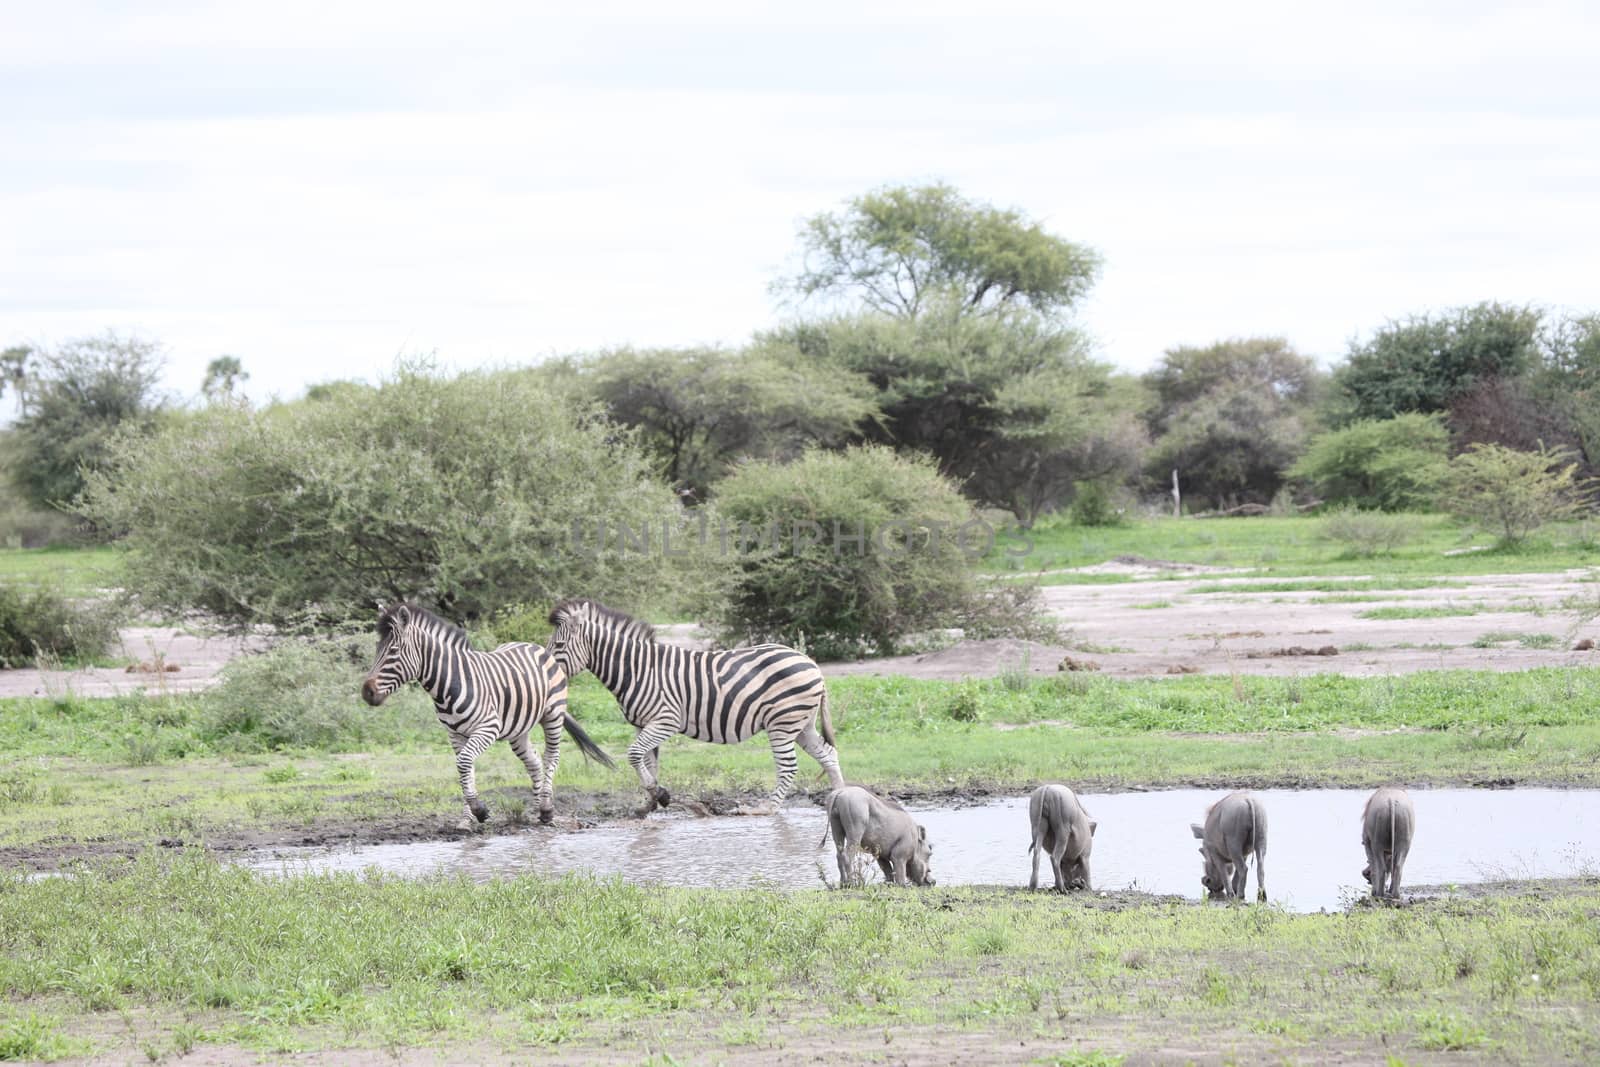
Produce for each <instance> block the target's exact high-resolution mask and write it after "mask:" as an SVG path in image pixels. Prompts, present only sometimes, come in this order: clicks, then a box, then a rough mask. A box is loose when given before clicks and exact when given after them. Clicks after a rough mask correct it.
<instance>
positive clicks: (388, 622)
mask: <svg viewBox="0 0 1600 1067" xmlns="http://www.w3.org/2000/svg"><path fill="white" fill-rule="evenodd" d="M401 608H405V609H406V610H407V611H409V612H411V619H412V622H413V623H418V622H420V623H421V624H422V625H423V627H424V628H425V629H427V630H429V631H431V632H432V633H434V634H436V635H438V636H439V637H440V638H441V639H443V640H444V641H445V642H447V643H449V644H453V645H462V646H466V645H468V644H469V642H468V640H467V631H465V630H463V629H462V628H461V627H459V626H457V625H456V624H455V623H453V622H451V621H449V620H448V619H444V618H441V617H439V616H438V615H435V614H434V613H433V612H431V611H429V610H428V609H427V608H425V607H422V606H421V605H420V604H413V603H411V602H410V601H408V600H402V601H399V602H398V603H395V604H390V605H389V606H388V607H386V608H384V609H383V610H382V611H381V612H379V613H378V636H379V637H387V636H389V633H390V632H391V631H392V630H393V629H394V616H395V612H397V611H399V610H400V609H401Z"/></svg>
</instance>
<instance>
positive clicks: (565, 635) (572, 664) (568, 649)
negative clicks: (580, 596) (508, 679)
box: [550, 600, 656, 678]
mask: <svg viewBox="0 0 1600 1067" xmlns="http://www.w3.org/2000/svg"><path fill="white" fill-rule="evenodd" d="M550 625H552V626H554V627H555V628H556V630H555V633H553V634H551V635H550V654H551V655H552V656H554V657H555V659H556V662H557V663H558V664H560V665H561V669H562V670H563V671H565V672H566V675H567V677H568V678H576V677H577V676H578V675H579V674H581V673H583V672H584V671H586V670H593V669H594V664H595V661H596V660H597V659H598V658H599V648H600V645H601V644H602V643H605V644H607V645H610V644H611V643H612V642H613V641H616V640H624V641H654V640H655V639H656V632H655V629H654V627H652V626H651V625H650V624H649V623H647V622H642V621H640V620H639V619H635V618H634V617H633V616H631V615H624V614H623V613H622V612H620V611H613V610H612V609H611V608H608V607H606V606H605V605H603V604H597V603H595V602H594V601H593V600H563V601H561V602H560V603H559V604H557V605H556V606H555V607H554V608H552V609H551V611H550Z"/></svg>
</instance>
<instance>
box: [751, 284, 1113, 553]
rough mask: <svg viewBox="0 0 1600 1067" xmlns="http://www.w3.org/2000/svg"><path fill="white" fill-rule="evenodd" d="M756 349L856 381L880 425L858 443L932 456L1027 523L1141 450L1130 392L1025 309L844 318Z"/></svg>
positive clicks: (1072, 338) (1073, 335)
mask: <svg viewBox="0 0 1600 1067" xmlns="http://www.w3.org/2000/svg"><path fill="white" fill-rule="evenodd" d="M763 340H764V341H765V342H766V343H769V344H781V345H785V346H790V347H792V348H793V349H794V350H795V351H796V352H797V353H798V355H799V357H800V358H803V359H805V360H809V361H812V362H815V363H818V364H822V365H833V366H838V367H843V368H845V369H846V370H849V371H852V372H855V373H857V374H860V375H862V376H864V377H865V378H866V380H867V381H869V382H870V383H871V384H872V386H873V388H874V389H876V390H877V403H878V409H879V411H880V412H881V413H882V415H881V418H879V419H877V420H875V421H871V422H867V423H864V424H862V426H861V428H860V432H859V437H860V439H861V440H862V441H864V442H868V443H876V444H886V445H891V446H893V447H894V448H895V449H897V450H898V451H901V452H906V453H912V452H919V453H923V454H926V455H931V456H932V457H933V458H934V459H935V461H936V462H937V464H938V469H939V471H940V473H941V474H944V475H945V476H947V477H950V478H952V479H954V480H955V481H956V482H957V484H959V485H961V486H962V489H963V491H964V492H965V493H966V494H967V495H968V496H969V497H971V498H972V499H975V500H977V501H980V502H982V503H985V504H990V505H992V506H995V507H1001V508H1005V509H1007V510H1009V511H1011V512H1012V513H1013V514H1015V515H1016V516H1017V518H1018V519H1019V520H1020V521H1022V522H1025V523H1029V522H1032V520H1033V519H1034V518H1035V517H1036V516H1037V515H1038V514H1039V513H1040V511H1041V510H1044V509H1046V508H1048V507H1052V506H1054V505H1055V504H1056V503H1059V502H1060V500H1061V499H1062V498H1063V497H1064V496H1065V495H1067V494H1069V493H1070V491H1071V487H1072V485H1073V484H1074V483H1075V482H1078V481H1082V480H1085V479H1092V478H1098V477H1102V476H1104V475H1105V474H1106V473H1107V470H1108V469H1115V468H1117V467H1118V466H1119V465H1122V464H1124V463H1125V462H1127V449H1128V447H1129V445H1130V444H1133V445H1136V444H1137V442H1138V440H1139V433H1138V430H1137V429H1136V428H1133V423H1134V420H1135V413H1136V411H1137V407H1138V403H1137V400H1136V399H1135V398H1134V396H1133V394H1132V392H1131V391H1129V390H1126V389H1118V388H1114V387H1113V385H1112V380H1113V375H1112V372H1111V368H1110V367H1108V366H1107V365H1105V364H1103V363H1099V362H1097V361H1095V360H1093V359H1091V358H1090V357H1089V355H1088V345H1087V342H1086V341H1085V339H1084V338H1083V336H1082V335H1081V334H1079V333H1078V332H1077V331H1075V330H1072V329H1071V328H1069V327H1066V326H1063V325H1061V324H1060V323H1059V322H1055V321H1053V320H1050V319H1047V318H1045V317H1043V316H1041V315H1039V314H1037V313H1035V312H1032V311H1030V310H1028V309H1026V308H1015V309H1010V310H1005V311H1001V312H997V313H995V314H992V315H971V314H968V313H967V312H966V310H965V308H964V306H962V305H961V304H960V303H959V302H957V301H954V300H950V299H944V300H939V301H934V302H933V303H931V304H930V305H929V307H928V308H927V309H926V310H925V313H924V314H922V315H920V316H918V317H916V318H895V317H891V316H887V315H882V314H876V313H870V312H868V313H859V314H855V315H842V316H837V317H834V318H831V319H821V320H813V321H810V322H804V323H798V324H794V325H791V326H788V327H785V328H783V329H782V330H778V331H774V332H773V333H770V334H767V335H764V337H763Z"/></svg>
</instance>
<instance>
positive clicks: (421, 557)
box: [81, 365, 691, 629]
mask: <svg viewBox="0 0 1600 1067" xmlns="http://www.w3.org/2000/svg"><path fill="white" fill-rule="evenodd" d="M631 436H632V435H630V434H627V433H623V432H619V431H618V429H617V427H615V426H613V425H612V424H610V423H609V422H607V421H606V420H605V419H604V418H602V417H600V416H599V413H598V412H597V411H595V410H594V409H593V408H592V407H587V406H583V405H577V404H574V403H573V402H572V400H571V398H569V397H565V396H561V395H558V394H556V393H554V392H552V391H550V390H549V389H548V388H546V387H545V386H544V384H543V383H542V382H541V381H540V380H539V379H538V377H537V376H536V375H533V374H530V373H528V372H526V371H502V372H496V373H468V374H462V375H459V376H456V377H450V378H446V377H442V376H440V375H439V374H437V373H436V372H434V371H433V370H432V369H431V368H430V367H427V366H425V365H405V366H402V367H401V368H400V370H399V371H398V372H397V373H396V374H394V375H393V376H392V377H390V378H388V379H387V380H385V381H383V382H381V383H380V384H379V385H378V386H377V387H376V388H372V387H364V388H356V387H349V388H343V389H339V390H335V391H333V392H331V393H329V394H328V395H326V396H323V397H321V398H319V399H307V400H302V401H299V402H297V403H293V404H284V405H277V406H275V407H270V408H267V409H263V410H252V409H249V408H245V407H242V406H239V405H233V404H212V405H208V406H206V407H204V408H202V409H200V410H199V411H196V412H194V413H192V414H190V415H188V416H186V417H184V418H181V419H173V420H171V421H170V422H169V423H168V425H167V426H165V427H164V428H163V430H162V431H161V432H159V433H157V434H154V435H151V436H147V437H142V438H136V439H128V438H124V439H122V440H121V441H120V442H119V446H120V447H119V448H118V450H117V453H116V460H115V462H114V463H113V464H110V465H108V466H106V467H103V468H101V469H100V470H98V471H96V472H95V473H93V474H91V475H90V479H89V486H88V490H87V493H86V495H85V498H84V500H83V503H82V505H81V506H82V509H83V511H84V513H85V514H86V515H87V516H88V517H89V518H90V519H92V520H93V521H95V522H96V523H100V524H104V525H105V526H108V527H111V528H115V529H118V530H122V531H125V532H126V535H125V538H124V545H125V547H126V548H127V565H126V568H125V572H126V575H127V582H126V584H127V588H128V590H129V591H130V592H131V593H132V594H134V596H135V597H136V599H137V600H138V602H139V603H140V604H141V605H142V606H144V607H145V608H146V609H148V610H151V611H154V612H157V613H159V614H164V615H180V614H184V613H188V612H192V611H201V612H204V613H206V614H208V615H209V616H211V617H212V618H214V619H216V620H218V621H220V622H222V623H224V624H225V625H228V626H230V627H232V628H235V629H246V628H248V627H250V626H253V625H257V624H261V623H270V624H273V625H278V626H291V625H295V624H298V623H303V622H307V621H310V622H314V623H317V624H319V625H320V624H325V623H330V622H338V621H345V620H359V621H362V622H365V621H368V620H369V619H370V618H371V612H372V611H373V609H374V608H375V607H376V606H378V605H379V604H382V603H387V602H389V601H393V600H399V599H417V600H420V601H422V602H424V603H430V604H432V605H435V606H437V607H438V608H440V609H441V610H443V611H445V612H446V613H447V614H449V615H450V617H452V618H455V619H473V618H479V617H483V616H485V615H488V614H491V613H493V612H495V611H497V610H500V609H502V608H505V607H508V606H510V605H513V604H517V603H525V604H545V605H548V604H549V603H551V602H553V601H554V600H556V599H558V598H559V597H562V596H569V595H572V594H574V593H577V592H582V593H583V594H585V595H589V596H594V597H599V598H603V599H605V600H607V601H609V602H613V603H616V604H618V605H619V606H622V607H634V608H639V607H649V606H652V605H656V604H660V603H662V600H660V599H656V598H665V597H668V596H670V595H671V592H672V589H673V585H672V581H671V579H672V576H674V575H677V574H681V573H684V572H683V570H682V568H683V567H687V566H689V562H688V558H689V557H688V556H686V555H682V554H676V555H675V554H671V553H669V552H668V551H667V550H666V545H664V544H663V540H662V539H663V536H664V533H663V531H665V530H669V528H670V530H671V532H672V533H673V535H674V536H675V537H676V541H675V545H676V546H677V547H676V548H675V549H674V550H673V552H677V551H678V550H679V549H682V548H684V547H685V546H686V545H687V544H688V543H689V541H690V540H691V539H690V536H689V534H688V533H686V532H685V531H684V530H682V529H680V524H681V523H682V521H683V515H682V511H681V509H680V508H679V506H678V503H677V501H676V500H675V499H674V497H673V494H672V492H671V490H670V489H668V488H667V486H665V485H664V484H662V483H661V482H659V481H657V480H656V478H655V477H654V475H653V473H652V471H651V469H650V467H651V464H650V461H649V460H648V458H647V457H646V456H645V455H644V454H643V452H642V451H641V450H640V449H639V448H638V447H637V446H636V445H635V444H634V443H633V441H632V440H631ZM622 524H626V526H627V527H628V528H629V530H630V531H631V532H632V537H635V538H644V539H646V540H641V541H638V542H637V544H638V550H633V549H629V548H626V547H625V546H623V545H622V544H621V533H620V526H621V525H622Z"/></svg>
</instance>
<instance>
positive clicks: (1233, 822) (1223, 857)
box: [1189, 791, 1267, 900]
mask: <svg viewBox="0 0 1600 1067" xmlns="http://www.w3.org/2000/svg"><path fill="white" fill-rule="evenodd" d="M1189 829H1191V830H1193V831H1194V836H1195V837H1198V838H1199V839H1200V855H1201V856H1203V857H1204V858H1205V861H1206V869H1205V873H1204V874H1203V875H1201V877H1200V884H1201V885H1202V886H1204V887H1205V889H1206V892H1207V893H1209V894H1210V895H1211V898H1212V899H1213V900H1227V899H1230V898H1232V899H1234V900H1243V899H1244V885H1245V881H1246V878H1247V877H1248V875H1249V870H1248V868H1247V866H1246V864H1247V861H1248V860H1249V857H1250V853H1252V852H1254V853H1255V854H1256V899H1257V900H1266V899H1267V872H1266V867H1265V866H1264V865H1263V861H1264V860H1265V859H1266V856H1267V809H1266V807H1265V806H1264V805H1263V804H1262V803H1261V801H1260V800H1258V799H1257V798H1256V796H1255V795H1254V794H1253V793H1250V792H1248V791H1244V792H1238V793H1229V794H1228V795H1227V796H1225V797H1223V798H1222V799H1221V800H1219V801H1217V802H1216V803H1215V804H1213V805H1211V806H1210V807H1209V808H1207V809H1206V822H1205V825H1204V826H1201V825H1200V824H1199V823H1190V824H1189Z"/></svg>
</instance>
